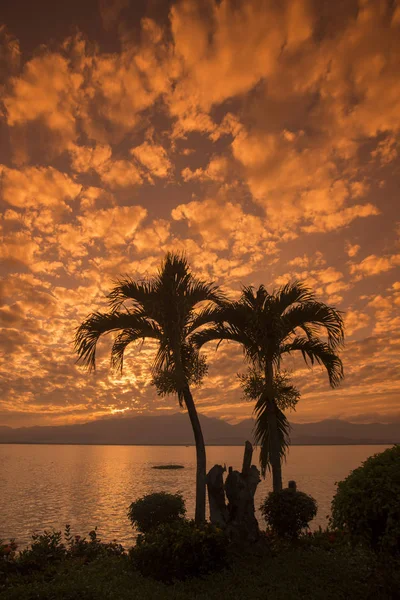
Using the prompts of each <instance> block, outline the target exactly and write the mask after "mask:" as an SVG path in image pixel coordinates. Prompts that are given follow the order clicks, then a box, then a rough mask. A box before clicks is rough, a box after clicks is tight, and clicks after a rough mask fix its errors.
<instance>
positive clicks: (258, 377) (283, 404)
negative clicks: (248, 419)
mask: <svg viewBox="0 0 400 600" xmlns="http://www.w3.org/2000/svg"><path fill="white" fill-rule="evenodd" d="M289 377H290V375H289V373H288V371H285V370H284V371H280V372H277V373H276V374H275V377H274V383H273V391H274V399H275V402H276V405H277V406H278V407H279V408H280V409H281V410H296V405H297V403H298V401H299V400H300V392H299V390H298V389H297V388H296V387H295V386H294V385H292V384H291V383H290V379H289ZM238 378H239V380H240V385H241V386H242V389H243V393H244V397H245V399H247V400H258V399H259V398H260V396H261V395H262V393H263V391H264V389H265V375H264V373H263V372H262V371H261V370H260V369H257V368H256V367H249V368H248V370H247V373H239V374H238Z"/></svg>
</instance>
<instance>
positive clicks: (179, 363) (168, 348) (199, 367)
mask: <svg viewBox="0 0 400 600" xmlns="http://www.w3.org/2000/svg"><path fill="white" fill-rule="evenodd" d="M108 297H109V304H110V310H109V312H94V313H92V314H90V315H89V316H88V317H87V318H86V320H85V321H84V322H83V323H82V324H81V325H80V326H79V327H78V329H77V331H76V336H75V349H76V351H77V353H78V361H80V362H81V363H82V364H83V365H85V366H86V367H87V368H88V370H89V371H90V370H93V369H94V368H95V366H96V345H97V342H98V340H99V338H100V337H101V336H102V335H104V334H108V333H110V332H118V335H117V336H116V338H115V340H114V343H113V345H112V349H111V364H112V367H113V368H114V369H119V370H121V371H122V367H123V360H124V352H125V350H126V348H127V346H128V345H129V344H131V343H133V342H137V341H140V340H143V341H144V339H146V338H150V339H153V340H156V341H157V343H158V351H157V354H156V356H155V359H154V361H153V364H152V374H153V381H152V383H153V384H154V385H156V386H157V391H158V393H159V394H169V393H175V394H177V396H178V400H179V403H180V405H181V406H183V405H185V406H186V408H187V411H188V413H189V418H190V422H191V424H192V428H193V433H194V439H195V443H196V457H197V472H196V512H195V520H196V522H202V521H205V503H206V453H205V446H204V439H203V433H202V430H201V425H200V421H199V417H198V414H197V410H196V407H195V404H194V401H193V396H192V393H191V389H190V386H191V385H192V384H198V383H201V380H202V378H203V376H204V374H205V373H206V370H207V366H206V362H205V359H204V357H202V356H200V355H199V352H198V349H197V348H196V347H195V346H194V345H193V343H192V336H193V333H194V332H195V331H196V330H197V329H198V328H199V327H201V326H202V325H205V324H207V323H210V321H211V320H212V315H213V309H214V307H215V304H216V303H221V302H223V300H224V298H223V295H222V293H221V292H220V291H219V290H218V287H217V286H216V285H214V284H212V283H207V282H204V281H201V280H199V279H197V278H196V277H194V276H193V275H192V273H191V272H190V269H189V265H188V263H187V260H186V258H185V256H184V255H178V254H171V253H169V254H167V256H166V258H165V259H164V261H163V263H162V265H161V268H160V269H159V271H158V273H157V275H156V276H155V277H153V278H151V279H147V280H145V281H139V282H136V281H133V280H132V279H131V278H129V277H125V278H122V279H119V280H118V281H117V282H116V283H115V286H114V288H113V289H112V291H111V293H110V294H109V296H108ZM204 303H205V304H204Z"/></svg>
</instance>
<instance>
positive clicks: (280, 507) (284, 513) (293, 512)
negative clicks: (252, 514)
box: [260, 488, 317, 538]
mask: <svg viewBox="0 0 400 600" xmlns="http://www.w3.org/2000/svg"><path fill="white" fill-rule="evenodd" d="M260 510H261V513H262V515H263V517H264V519H265V520H266V522H267V525H268V526H269V527H270V528H271V529H272V531H273V532H274V533H276V534H277V535H279V536H282V537H289V538H297V537H298V536H299V535H300V533H301V531H302V530H303V529H305V528H306V527H308V524H309V522H310V521H311V520H312V519H313V518H314V517H315V515H316V514H317V503H316V501H315V500H314V498H312V497H311V496H309V495H308V494H305V493H304V492H298V491H297V490H293V489H289V488H286V489H284V490H281V491H280V492H270V493H269V494H268V496H267V497H266V499H265V500H264V502H263V503H262V505H261V506H260Z"/></svg>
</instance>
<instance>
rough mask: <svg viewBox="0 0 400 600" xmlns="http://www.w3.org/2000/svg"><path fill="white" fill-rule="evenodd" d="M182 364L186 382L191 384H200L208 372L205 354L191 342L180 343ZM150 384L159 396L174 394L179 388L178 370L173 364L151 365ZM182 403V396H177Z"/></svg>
mask: <svg viewBox="0 0 400 600" xmlns="http://www.w3.org/2000/svg"><path fill="white" fill-rule="evenodd" d="M181 356H182V364H183V368H184V372H185V373H186V378H187V382H188V384H189V385H192V386H200V385H201V384H202V383H203V379H204V377H205V375H206V374H207V372H208V365H207V361H206V358H205V356H203V355H200V354H199V352H198V350H197V349H196V348H195V347H194V346H193V344H190V343H186V344H182V349H181ZM151 385H154V386H155V388H156V390H157V394H158V395H159V396H168V395H169V394H175V393H176V392H177V390H178V389H179V371H178V370H177V369H176V366H175V365H174V364H172V365H171V364H170V365H168V366H166V367H164V368H159V367H157V366H153V369H152V379H151ZM178 397H179V398H180V402H181V404H182V400H183V398H182V396H178Z"/></svg>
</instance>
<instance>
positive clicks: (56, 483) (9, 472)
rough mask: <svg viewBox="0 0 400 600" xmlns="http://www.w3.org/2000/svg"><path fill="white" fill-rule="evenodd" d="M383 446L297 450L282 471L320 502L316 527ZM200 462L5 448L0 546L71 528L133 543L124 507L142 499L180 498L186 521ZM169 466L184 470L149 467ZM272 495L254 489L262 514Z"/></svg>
mask: <svg viewBox="0 0 400 600" xmlns="http://www.w3.org/2000/svg"><path fill="white" fill-rule="evenodd" d="M386 447H387V446H294V447H292V448H291V449H290V452H289V456H288V461H287V464H285V465H284V467H283V477H284V482H285V485H286V483H287V481H288V480H289V479H295V480H296V482H297V485H298V489H300V490H302V491H305V492H307V493H309V494H311V495H312V496H314V497H315V498H316V500H317V502H318V507H319V508H318V515H317V517H316V519H315V520H314V521H313V526H314V527H318V525H322V526H325V525H326V515H328V513H329V511H330V502H331V499H332V496H333V494H334V492H335V489H336V486H335V482H336V481H338V480H340V479H343V478H344V477H346V475H348V473H349V471H350V470H352V469H354V468H356V467H358V466H359V465H360V464H361V462H362V461H363V460H365V459H366V458H368V457H369V456H371V455H372V454H375V453H376V452H382V451H383V450H384V449H385V448H386ZM242 458H243V448H241V447H238V446H214V447H209V448H208V449H207V459H208V467H209V468H210V467H211V466H213V465H214V464H215V463H219V464H224V463H226V465H232V466H233V467H234V468H237V469H240V468H241V465H242ZM255 458H256V459H257V457H255ZM195 459H196V456H195V448H194V447H181V446H53V445H43V446H42V445H37V446H35V445H0V485H1V489H2V494H1V500H0V539H8V538H9V537H15V538H16V539H17V542H18V543H19V544H21V545H25V544H27V543H28V541H29V539H30V534H31V533H32V532H34V531H42V530H43V529H45V528H47V529H50V528H51V527H54V528H56V529H62V530H63V529H64V527H65V524H66V523H70V524H71V528H72V531H73V533H79V534H81V535H84V534H87V533H88V532H89V531H90V530H91V529H93V528H94V527H95V526H96V525H97V526H98V531H99V534H100V537H101V538H102V539H104V540H112V539H114V538H116V539H117V540H118V541H119V542H121V543H122V544H124V545H129V544H132V542H133V540H134V533H133V531H132V530H131V528H130V525H129V521H128V519H127V516H126V513H127V508H128V506H129V504H130V503H131V502H132V501H133V500H135V499H136V498H138V497H140V496H142V495H144V494H147V493H150V492H152V491H161V490H166V491H169V492H177V491H180V492H182V494H183V496H184V498H185V500H186V506H187V509H188V516H189V517H193V516H194V502H195V497H194V482H195V474H196V463H195ZM253 462H255V464H257V462H256V461H253ZM168 463H179V464H182V465H184V466H185V468H184V469H179V470H176V471H174V470H172V471H163V470H161V471H159V470H154V469H152V468H151V467H152V466H154V465H158V464H168ZM270 489H271V485H270V477H268V476H267V478H266V480H265V481H262V482H261V483H260V485H259V487H258V490H257V494H256V506H257V507H258V505H259V504H260V502H261V500H262V499H263V498H264V497H265V495H266V494H267V492H268V491H270ZM258 516H259V515H258Z"/></svg>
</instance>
